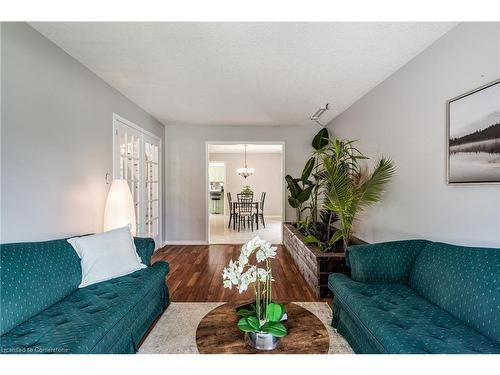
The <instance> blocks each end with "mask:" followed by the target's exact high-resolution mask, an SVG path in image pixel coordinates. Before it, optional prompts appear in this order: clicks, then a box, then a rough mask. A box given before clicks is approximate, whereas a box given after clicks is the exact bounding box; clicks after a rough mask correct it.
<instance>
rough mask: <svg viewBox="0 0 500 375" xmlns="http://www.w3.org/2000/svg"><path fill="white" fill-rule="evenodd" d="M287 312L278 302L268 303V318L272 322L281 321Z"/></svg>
mask: <svg viewBox="0 0 500 375" xmlns="http://www.w3.org/2000/svg"><path fill="white" fill-rule="evenodd" d="M284 313H285V309H284V308H283V306H282V305H280V304H278V303H270V304H269V305H267V310H266V315H267V320H269V321H271V322H279V321H280V320H281V318H282V317H283V314H284Z"/></svg>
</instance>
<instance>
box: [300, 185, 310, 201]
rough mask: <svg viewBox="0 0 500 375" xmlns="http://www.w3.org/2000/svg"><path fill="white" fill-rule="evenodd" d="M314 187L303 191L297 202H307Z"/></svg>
mask: <svg viewBox="0 0 500 375" xmlns="http://www.w3.org/2000/svg"><path fill="white" fill-rule="evenodd" d="M312 189H313V186H309V187H307V188H306V189H304V190H303V191H301V192H300V194H299V196H298V197H297V200H298V201H299V202H300V203H304V202H307V200H308V199H309V198H310V197H311V192H312Z"/></svg>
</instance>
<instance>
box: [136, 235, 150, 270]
mask: <svg viewBox="0 0 500 375" xmlns="http://www.w3.org/2000/svg"><path fill="white" fill-rule="evenodd" d="M134 244H135V249H136V250H137V254H139V257H140V258H141V260H142V263H144V264H145V265H146V266H148V267H149V266H150V265H151V256H152V255H153V252H154V251H155V241H154V240H153V239H152V238H145V237H134Z"/></svg>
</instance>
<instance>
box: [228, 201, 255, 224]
mask: <svg viewBox="0 0 500 375" xmlns="http://www.w3.org/2000/svg"><path fill="white" fill-rule="evenodd" d="M252 205H253V206H254V207H255V212H256V214H255V215H256V216H255V217H256V218H257V220H256V224H257V229H259V208H260V202H252ZM232 210H233V212H232V213H233V214H236V212H238V202H233V207H232ZM233 230H236V220H233Z"/></svg>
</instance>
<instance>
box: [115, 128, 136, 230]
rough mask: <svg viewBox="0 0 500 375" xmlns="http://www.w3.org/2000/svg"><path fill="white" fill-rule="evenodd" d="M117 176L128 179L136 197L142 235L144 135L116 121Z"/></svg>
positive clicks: (133, 195) (131, 190)
mask: <svg viewBox="0 0 500 375" xmlns="http://www.w3.org/2000/svg"><path fill="white" fill-rule="evenodd" d="M115 131H116V134H115V142H116V143H115V150H116V151H117V152H116V154H115V173H114V176H115V178H121V179H124V180H127V182H128V186H129V188H130V192H131V193H132V197H133V199H134V206H135V217H136V222H137V227H136V232H137V235H142V230H141V228H142V220H141V218H142V217H141V204H142V200H143V199H142V197H141V191H140V183H141V180H142V178H141V173H142V168H141V157H140V156H141V147H142V141H141V138H142V135H141V133H140V132H139V131H137V130H136V129H133V128H131V127H129V126H127V125H125V124H122V123H120V122H119V121H118V122H115Z"/></svg>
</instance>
